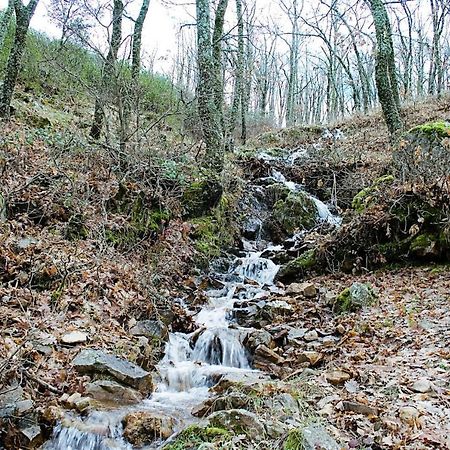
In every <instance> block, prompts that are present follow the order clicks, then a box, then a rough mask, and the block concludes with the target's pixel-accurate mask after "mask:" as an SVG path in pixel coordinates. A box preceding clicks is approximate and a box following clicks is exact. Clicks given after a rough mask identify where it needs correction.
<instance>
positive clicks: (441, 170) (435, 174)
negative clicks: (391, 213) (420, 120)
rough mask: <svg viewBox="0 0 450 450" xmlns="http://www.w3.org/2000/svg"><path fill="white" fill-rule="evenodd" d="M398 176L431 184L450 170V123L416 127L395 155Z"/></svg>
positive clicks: (405, 137)
mask: <svg viewBox="0 0 450 450" xmlns="http://www.w3.org/2000/svg"><path fill="white" fill-rule="evenodd" d="M393 167H394V169H395V171H396V174H397V177H398V178H400V179H401V180H405V181H421V182H426V183H427V184H430V183H431V182H433V181H439V180H441V179H445V177H447V176H448V173H449V171H450V123H449V122H445V121H438V122H433V123H425V124H423V125H419V126H417V127H414V128H412V129H411V130H409V132H408V133H406V134H405V135H404V136H403V138H402V139H401V141H400V143H399V146H398V148H397V150H396V151H395V153H394V155H393Z"/></svg>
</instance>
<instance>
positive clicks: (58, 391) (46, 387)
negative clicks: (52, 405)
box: [23, 370, 63, 395]
mask: <svg viewBox="0 0 450 450" xmlns="http://www.w3.org/2000/svg"><path fill="white" fill-rule="evenodd" d="M23 372H24V374H25V376H26V377H28V378H29V379H30V380H32V381H35V382H36V383H37V384H39V385H40V386H42V387H44V388H45V389H47V390H49V391H50V392H53V393H54V394H59V395H62V393H63V392H62V391H60V390H59V389H58V388H55V386H52V385H51V384H49V383H47V382H46V381H44V380H41V379H40V378H38V377H37V376H35V375H33V374H31V373H30V372H28V371H26V370H23Z"/></svg>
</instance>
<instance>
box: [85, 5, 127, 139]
mask: <svg viewBox="0 0 450 450" xmlns="http://www.w3.org/2000/svg"><path fill="white" fill-rule="evenodd" d="M122 16H123V3H122V0H114V8H113V18H112V33H111V41H110V43H109V51H108V55H107V57H106V60H105V63H104V65H103V75H102V80H101V87H100V94H99V95H98V96H97V98H96V100H95V110H94V121H93V123H92V126H91V132H90V136H91V137H92V138H93V139H95V140H98V139H100V135H101V133H102V129H103V122H104V109H103V108H104V106H105V105H104V103H105V99H104V98H103V97H104V96H105V94H106V93H107V92H108V91H110V89H108V88H109V87H110V86H111V84H113V83H114V80H113V78H114V69H115V64H116V62H117V55H118V53H119V47H120V44H121V41H122Z"/></svg>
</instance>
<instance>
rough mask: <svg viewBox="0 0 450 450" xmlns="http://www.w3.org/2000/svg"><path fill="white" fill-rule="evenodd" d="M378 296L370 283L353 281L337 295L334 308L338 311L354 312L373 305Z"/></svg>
mask: <svg viewBox="0 0 450 450" xmlns="http://www.w3.org/2000/svg"><path fill="white" fill-rule="evenodd" d="M376 298H377V297H376V294H375V292H374V291H373V289H372V286H370V284H366V283H353V284H352V285H351V286H350V287H349V288H345V289H344V290H343V291H342V292H341V293H340V294H339V295H338V296H337V297H336V300H335V303H334V306H333V310H334V311H335V312H338V313H346V312H354V311H357V310H359V309H361V308H363V307H367V306H370V305H372V304H373V303H374V302H375V300H376Z"/></svg>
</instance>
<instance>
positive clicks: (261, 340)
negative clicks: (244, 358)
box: [244, 330, 275, 352]
mask: <svg viewBox="0 0 450 450" xmlns="http://www.w3.org/2000/svg"><path fill="white" fill-rule="evenodd" d="M244 345H245V346H246V347H247V348H248V349H249V350H250V351H251V352H253V351H254V350H255V348H257V347H258V346H259V345H265V346H266V347H268V348H271V349H272V348H274V347H275V342H274V340H273V337H272V335H271V334H270V333H269V332H268V331H266V330H253V331H251V332H250V333H249V334H248V335H247V336H246V338H245V339H244Z"/></svg>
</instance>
